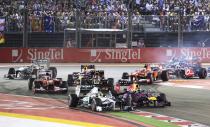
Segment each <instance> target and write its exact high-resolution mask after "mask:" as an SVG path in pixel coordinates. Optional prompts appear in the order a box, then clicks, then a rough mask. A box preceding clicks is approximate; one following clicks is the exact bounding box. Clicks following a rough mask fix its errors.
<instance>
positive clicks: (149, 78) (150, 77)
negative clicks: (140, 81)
mask: <svg viewBox="0 0 210 127" xmlns="http://www.w3.org/2000/svg"><path fill="white" fill-rule="evenodd" d="M147 80H149V81H148V82H147V84H152V83H153V80H154V78H153V75H152V73H148V74H147Z"/></svg>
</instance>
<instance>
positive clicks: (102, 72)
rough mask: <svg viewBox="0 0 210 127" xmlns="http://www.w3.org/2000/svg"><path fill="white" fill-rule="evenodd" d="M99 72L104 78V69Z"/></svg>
mask: <svg viewBox="0 0 210 127" xmlns="http://www.w3.org/2000/svg"><path fill="white" fill-rule="evenodd" d="M98 72H99V76H100V77H101V78H104V70H99V71H98Z"/></svg>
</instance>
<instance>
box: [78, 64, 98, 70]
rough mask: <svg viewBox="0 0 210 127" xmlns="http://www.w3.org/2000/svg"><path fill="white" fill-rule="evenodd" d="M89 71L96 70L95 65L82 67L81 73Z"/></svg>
mask: <svg viewBox="0 0 210 127" xmlns="http://www.w3.org/2000/svg"><path fill="white" fill-rule="evenodd" d="M88 69H95V65H92V64H91V65H81V72H82V70H88Z"/></svg>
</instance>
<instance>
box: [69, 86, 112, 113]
mask: <svg viewBox="0 0 210 127" xmlns="http://www.w3.org/2000/svg"><path fill="white" fill-rule="evenodd" d="M101 91H103V93H102V92H101ZM104 91H107V89H106V90H100V89H99V87H94V88H92V89H91V90H90V92H88V93H87V94H86V95H85V96H82V97H79V95H76V94H70V95H69V98H68V105H69V107H76V106H78V107H85V108H90V109H91V110H93V111H105V110H106V111H107V110H115V105H116V101H115V100H114V98H113V96H112V94H111V92H107V93H104Z"/></svg>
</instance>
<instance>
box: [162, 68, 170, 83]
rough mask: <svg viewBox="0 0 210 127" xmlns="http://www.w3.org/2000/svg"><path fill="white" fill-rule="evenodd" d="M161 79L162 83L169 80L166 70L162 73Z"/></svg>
mask: <svg viewBox="0 0 210 127" xmlns="http://www.w3.org/2000/svg"><path fill="white" fill-rule="evenodd" d="M161 79H162V81H168V80H169V74H168V71H167V70H164V71H162V74H161Z"/></svg>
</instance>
